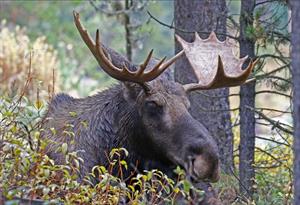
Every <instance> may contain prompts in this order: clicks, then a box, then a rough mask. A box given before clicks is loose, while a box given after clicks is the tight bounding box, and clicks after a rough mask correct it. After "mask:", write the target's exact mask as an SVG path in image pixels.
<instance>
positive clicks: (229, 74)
mask: <svg viewBox="0 0 300 205" xmlns="http://www.w3.org/2000/svg"><path fill="white" fill-rule="evenodd" d="M176 39H177V41H178V42H179V43H180V44H181V46H182V48H183V50H184V51H185V55H186V57H187V59H188V60H189V62H190V64H191V66H192V68H193V70H194V73H195V75H196V77H197V79H198V83H191V84H186V85H184V89H185V90H186V91H187V92H190V91H193V90H207V89H214V88H221V87H230V86H237V85H241V84H243V83H244V82H245V81H246V79H247V78H248V76H249V75H250V73H251V71H252V69H253V67H254V65H255V64H256V62H257V61H254V62H253V61H252V60H250V63H249V65H248V67H247V68H246V69H245V70H242V66H243V64H244V62H245V61H246V60H247V58H248V56H245V57H244V58H241V59H238V58H236V57H235V56H234V55H233V53H232V49H233V46H232V45H231V44H230V43H229V41H228V39H226V40H225V41H223V42H222V41H219V40H218V39H217V36H216V34H215V33H214V32H212V33H211V34H210V36H209V37H208V38H207V39H201V38H200V37H199V35H198V33H195V41H194V42H193V43H188V42H186V41H184V40H183V39H182V38H181V37H179V36H178V35H176Z"/></svg>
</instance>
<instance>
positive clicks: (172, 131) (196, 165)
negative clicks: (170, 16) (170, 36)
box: [43, 12, 255, 182]
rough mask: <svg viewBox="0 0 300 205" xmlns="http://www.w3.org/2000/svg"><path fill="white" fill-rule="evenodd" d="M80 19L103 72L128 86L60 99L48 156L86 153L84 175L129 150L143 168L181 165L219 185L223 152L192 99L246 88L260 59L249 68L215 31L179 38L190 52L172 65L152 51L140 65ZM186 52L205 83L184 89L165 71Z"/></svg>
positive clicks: (51, 112) (53, 108)
mask: <svg viewBox="0 0 300 205" xmlns="http://www.w3.org/2000/svg"><path fill="white" fill-rule="evenodd" d="M74 22H75V25H76V27H77V29H78V31H79V33H80V35H81V37H82V39H83V41H84V42H85V44H86V45H87V46H88V48H89V50H90V51H91V53H92V54H93V55H94V57H95V58H96V60H97V62H98V63H99V65H100V67H101V68H102V69H103V70H104V71H105V72H106V73H107V74H108V75H110V76H111V77H112V78H114V79H117V80H118V81H120V83H119V84H117V85H115V86H113V87H111V88H108V89H106V90H104V91H102V92H99V93H98V94H95V95H93V96H90V97H86V98H81V99H75V98H73V97H71V96H69V95H66V94H58V95H57V96H55V97H54V98H53V99H52V101H51V102H50V104H49V108H48V111H47V114H46V115H45V118H44V123H43V126H44V128H45V132H46V134H45V135H44V137H47V138H49V139H51V140H53V141H54V142H56V143H53V144H52V143H51V144H49V145H48V147H47V153H48V155H49V156H50V157H52V158H53V159H54V160H56V161H57V162H61V163H63V160H62V157H63V156H62V155H61V153H60V152H58V151H56V150H57V148H58V146H61V144H62V143H67V144H68V145H69V147H68V148H69V149H70V150H73V151H74V150H83V151H82V152H79V156H80V157H81V158H82V159H83V162H82V164H81V165H80V174H81V176H82V177H83V176H85V175H87V174H88V173H89V172H91V170H92V168H93V167H94V166H95V165H99V164H102V165H108V164H107V158H106V155H105V152H107V151H109V150H111V149H112V148H116V147H123V148H126V149H127V150H128V151H129V153H130V154H129V159H128V160H129V163H131V164H133V165H136V167H135V168H136V169H137V170H144V169H152V168H157V169H161V170H165V171H168V170H173V168H174V166H180V167H182V168H183V169H185V170H186V172H187V173H189V174H190V175H191V176H192V177H193V178H194V179H196V180H202V181H210V182H216V181H217V180H218V179H219V172H220V168H219V167H220V162H219V153H218V147H217V144H216V142H215V141H214V138H213V136H211V134H210V133H209V132H208V130H207V129H206V128H205V127H204V126H203V125H202V124H201V123H200V122H198V121H197V120H195V119H194V118H193V117H192V115H191V114H190V112H189V106H190V102H189V99H188V97H187V95H188V93H189V92H192V91H195V90H203V89H215V88H221V87H226V86H236V85H240V84H242V83H244V82H245V80H246V79H247V77H248V76H249V74H250V73H251V71H252V68H253V66H254V64H255V62H252V60H250V63H249V64H248V66H247V68H246V69H242V65H243V64H244V62H245V61H246V59H247V56H246V57H245V58H242V59H239V58H236V57H235V56H234V55H233V54H232V45H231V44H230V43H229V41H228V40H226V41H224V42H223V41H222V42H221V41H219V40H218V39H217V37H216V35H215V33H211V34H210V36H209V37H208V38H207V39H201V38H200V37H199V36H198V34H197V33H196V34H195V41H194V42H192V43H189V42H185V41H184V40H183V39H182V38H180V37H179V36H176V39H177V41H178V42H179V43H180V44H181V46H182V48H183V50H182V51H181V52H179V53H177V54H176V55H175V56H173V57H172V58H170V59H169V60H166V57H165V58H163V59H162V60H157V59H156V58H153V57H152V54H153V50H152V51H151V52H150V53H149V54H148V56H147V57H146V60H145V61H144V62H143V63H142V64H141V65H139V66H137V65H134V64H133V63H131V62H129V61H128V60H127V59H126V58H125V57H123V56H122V55H120V54H118V53H117V52H116V51H114V50H113V49H111V48H109V47H106V46H104V45H103V44H102V43H101V40H100V35H99V30H97V32H96V38H95V41H94V40H93V39H92V38H91V36H90V35H89V33H88V32H87V30H86V29H85V28H84V27H83V25H82V24H81V22H80V18H79V14H78V13H77V12H74ZM182 55H185V56H186V57H187V58H188V60H189V62H190V64H191V66H192V68H193V70H194V73H195V75H196V76H197V78H198V80H199V82H198V83H191V84H185V85H182V84H180V83H177V82H175V81H173V80H172V79H170V78H169V76H168V75H167V74H166V72H164V71H165V70H166V69H168V68H170V66H171V65H172V64H173V63H174V62H175V61H176V59H178V58H180V57H181V56H182ZM71 112H74V113H76V115H70V113H71ZM82 121H84V122H86V127H84V126H82V123H81V122H82ZM66 124H68V125H72V131H73V132H74V133H75V137H74V140H75V143H70V141H69V139H68V138H66V137H64V130H65V129H66ZM50 128H55V130H56V133H55V134H53V133H52V132H51V131H50ZM137 162H138V163H137ZM129 172H130V171H128V173H127V175H129V174H130V173H129ZM125 175H126V173H125Z"/></svg>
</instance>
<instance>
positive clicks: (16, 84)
mask: <svg viewBox="0 0 300 205" xmlns="http://www.w3.org/2000/svg"><path fill="white" fill-rule="evenodd" d="M0 42H1V46H0V91H1V92H2V93H8V94H10V95H12V96H13V95H14V94H16V93H18V92H20V88H22V87H23V86H24V85H25V84H27V86H28V89H26V92H25V93H24V94H25V95H26V96H28V97H29V98H31V99H32V98H33V96H34V95H36V93H39V94H40V95H41V96H46V95H48V94H49V93H53V92H54V90H57V89H58V86H57V85H58V84H57V83H55V82H58V73H57V70H58V66H59V62H58V60H57V52H56V51H55V50H54V49H53V47H52V46H51V45H49V44H47V43H46V37H45V36H42V37H38V38H37V39H35V40H34V41H30V39H29V37H28V36H27V35H26V30H25V28H20V27H19V26H15V27H14V28H13V29H10V28H9V26H7V25H6V22H5V21H4V20H3V21H2V23H1V25H0ZM28 76H30V78H28ZM51 79H53V80H51ZM27 81H28V82H27Z"/></svg>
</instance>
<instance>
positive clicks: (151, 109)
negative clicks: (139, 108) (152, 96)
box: [145, 101, 162, 116]
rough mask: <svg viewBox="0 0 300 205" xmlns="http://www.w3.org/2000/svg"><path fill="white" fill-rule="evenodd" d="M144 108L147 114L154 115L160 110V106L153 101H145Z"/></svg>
mask: <svg viewBox="0 0 300 205" xmlns="http://www.w3.org/2000/svg"><path fill="white" fill-rule="evenodd" d="M145 108H146V111H147V113H148V114H150V115H152V116H154V115H157V114H160V113H161V112H162V106H161V105H158V104H157V103H156V102H155V101H147V102H145Z"/></svg>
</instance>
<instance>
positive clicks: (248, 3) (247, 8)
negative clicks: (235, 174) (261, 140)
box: [239, 0, 255, 198]
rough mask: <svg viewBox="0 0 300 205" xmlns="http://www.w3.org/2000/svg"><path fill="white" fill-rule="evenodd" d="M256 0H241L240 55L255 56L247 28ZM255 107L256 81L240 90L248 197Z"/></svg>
mask: <svg viewBox="0 0 300 205" xmlns="http://www.w3.org/2000/svg"><path fill="white" fill-rule="evenodd" d="M254 5H255V0H243V1H242V2H241V16H240V56H241V57H244V56H246V55H248V56H249V57H250V58H253V57H254V56H255V54H254V48H255V42H254V40H252V39H250V38H248V37H247V35H246V29H247V27H249V26H252V25H253V10H254ZM254 107H255V82H251V83H248V84H245V85H242V86H241V90H240V146H239V157H240V164H239V174H240V191H241V192H242V193H244V194H245V195H246V196H248V197H250V198H251V197H252V194H253V182H254V177H255V174H254V168H253V162H254V147H255V115H254V114H255V113H254V111H253V110H251V109H249V108H254Z"/></svg>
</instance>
